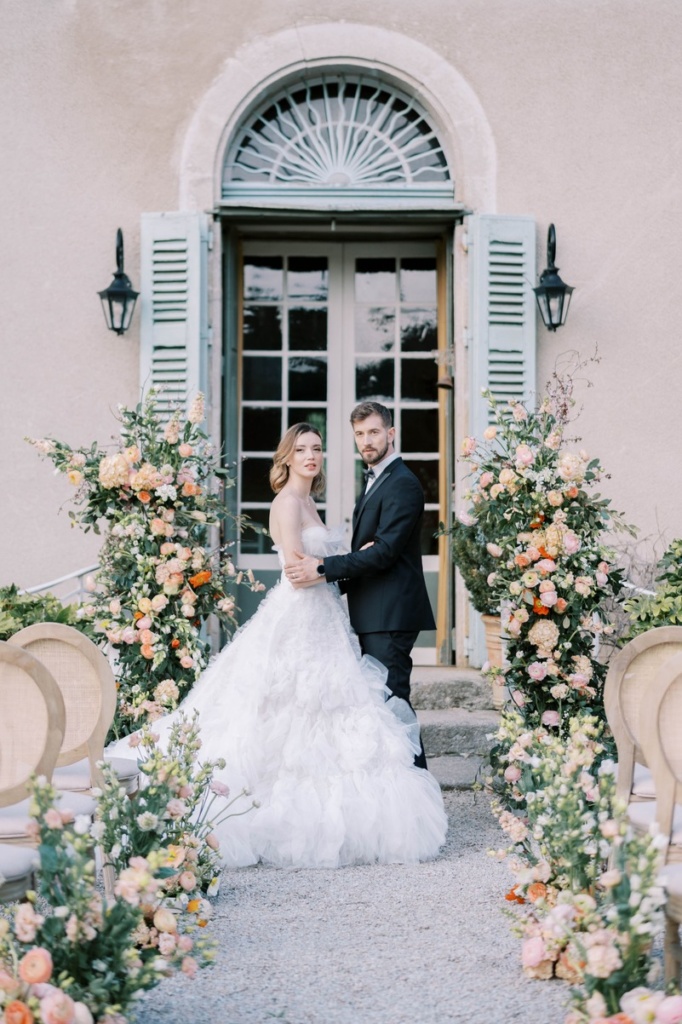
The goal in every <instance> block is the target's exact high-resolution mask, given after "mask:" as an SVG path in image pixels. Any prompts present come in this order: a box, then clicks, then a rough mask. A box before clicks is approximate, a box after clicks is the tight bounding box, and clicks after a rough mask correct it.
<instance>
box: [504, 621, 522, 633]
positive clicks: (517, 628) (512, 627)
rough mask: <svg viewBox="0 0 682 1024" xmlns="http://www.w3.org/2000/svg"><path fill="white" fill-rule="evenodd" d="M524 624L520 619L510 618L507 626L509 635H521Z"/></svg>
mask: <svg viewBox="0 0 682 1024" xmlns="http://www.w3.org/2000/svg"><path fill="white" fill-rule="evenodd" d="M522 625H523V623H521V622H519V620H518V619H510V620H509V622H508V623H507V625H506V626H505V630H506V632H507V633H508V634H509V636H519V635H520V633H521V626H522Z"/></svg>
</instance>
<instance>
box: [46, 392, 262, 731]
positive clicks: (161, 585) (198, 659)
mask: <svg viewBox="0 0 682 1024" xmlns="http://www.w3.org/2000/svg"><path fill="white" fill-rule="evenodd" d="M156 402H157V398H156V395H155V393H154V392H153V391H152V392H150V393H149V395H148V397H147V399H146V400H145V402H144V404H142V405H139V406H137V408H135V409H127V408H125V407H122V406H121V407H119V414H120V420H121V428H120V442H119V444H118V447H117V450H116V451H114V452H113V453H107V452H106V451H105V450H103V449H101V448H100V447H99V446H98V445H97V444H96V443H95V444H92V445H91V446H90V447H89V448H79V449H73V448H71V447H69V445H67V444H64V443H63V442H61V441H57V440H54V439H53V438H41V439H38V440H31V439H29V440H30V443H31V444H33V446H34V447H35V448H36V449H37V451H38V452H39V453H40V454H41V455H43V456H44V457H46V458H48V459H49V460H50V461H51V462H52V463H54V465H55V466H56V468H57V470H58V471H59V472H61V473H65V474H66V475H67V477H68V479H69V480H70V481H71V483H72V484H73V485H74V487H75V488H76V489H77V490H76V495H75V498H74V501H75V504H76V505H77V506H78V509H77V511H71V512H69V515H70V517H71V519H72V521H73V522H74V524H76V523H77V524H78V525H80V526H81V527H83V528H84V529H85V530H86V531H87V530H89V529H94V530H95V531H99V529H100V524H101V523H102V521H104V523H105V524H106V529H105V540H104V544H103V547H102V550H101V553H100V569H99V572H98V573H97V577H96V583H97V590H96V592H95V593H94V594H93V596H92V601H91V602H90V603H89V604H88V605H86V606H85V607H84V613H85V615H86V617H87V618H89V619H90V620H91V621H92V622H93V623H94V625H95V628H96V629H97V630H98V631H99V633H100V635H101V636H102V637H103V639H104V640H105V642H108V644H109V645H110V646H111V649H112V650H113V651H115V654H116V661H117V677H118V681H119V685H120V691H119V706H118V713H117V718H116V722H115V735H118V736H122V735H126V734H128V733H130V732H132V731H134V730H135V729H136V728H137V727H138V725H139V724H141V722H143V721H145V720H153V719H154V718H156V717H158V716H159V715H161V714H163V713H165V712H166V711H169V710H172V709H173V708H175V707H176V706H177V704H178V702H179V700H180V699H181V698H182V697H183V696H184V694H185V693H186V692H187V690H188V689H189V688H190V687H191V685H192V684H193V683H194V681H195V679H196V678H197V677H198V676H199V674H200V672H201V670H202V669H203V668H204V667H205V665H206V662H207V657H208V650H209V647H208V641H207V640H206V639H205V638H204V637H203V636H202V634H201V626H202V623H203V622H205V620H206V619H207V618H208V616H209V615H217V616H218V618H219V619H220V620H221V622H222V623H223V624H224V626H225V627H226V628H231V627H233V626H234V624H235V619H234V612H235V608H236V603H235V590H236V587H237V586H238V585H239V584H242V583H243V584H246V585H247V586H249V587H250V588H251V589H252V590H262V589H263V587H262V584H260V583H258V582H257V581H256V580H255V579H254V577H253V574H252V573H251V572H248V573H241V572H238V571H237V569H236V568H235V565H234V563H233V561H232V559H231V557H230V555H229V552H228V551H227V550H226V549H225V548H222V549H217V550H212V549H210V548H209V546H208V539H209V530H210V529H211V528H212V527H216V526H218V525H219V523H220V521H221V520H225V519H230V520H231V522H232V525H233V526H234V525H236V524H235V521H234V518H233V517H231V516H230V513H229V512H228V510H227V507H226V505H225V501H224V494H223V491H224V488H225V487H230V486H232V484H233V480H232V478H231V477H230V475H229V474H228V473H227V471H226V470H224V469H223V468H221V467H220V465H219V460H218V459H217V455H216V452H215V450H214V449H213V447H212V445H211V444H210V443H209V440H208V438H207V436H206V434H205V433H204V432H203V430H202V429H201V423H202V420H203V418H204V404H203V398H202V396H201V395H199V396H198V397H197V398H196V399H195V401H194V402H193V404H192V406H191V408H190V410H189V413H188V414H187V416H186V417H183V416H181V414H180V413H179V412H177V413H176V414H175V415H174V416H173V417H172V418H171V420H170V421H169V422H168V423H167V424H166V425H165V426H164V425H163V423H162V421H161V418H160V415H159V413H158V410H157V404H156Z"/></svg>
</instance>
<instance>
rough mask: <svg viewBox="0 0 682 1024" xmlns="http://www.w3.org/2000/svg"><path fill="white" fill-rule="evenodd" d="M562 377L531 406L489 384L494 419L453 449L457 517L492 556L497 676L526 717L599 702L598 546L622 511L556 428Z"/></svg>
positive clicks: (615, 595) (605, 571) (601, 584)
mask: <svg viewBox="0 0 682 1024" xmlns="http://www.w3.org/2000/svg"><path fill="white" fill-rule="evenodd" d="M572 388H573V383H572V380H571V378H570V377H558V376H557V377H556V378H555V379H554V382H553V385H552V387H551V388H550V394H549V396H548V397H546V398H545V399H544V400H543V402H542V403H541V405H540V408H539V409H538V411H537V412H529V411H528V410H527V409H526V408H525V407H524V406H523V405H522V404H521V403H520V402H510V403H509V404H508V406H505V407H500V406H499V405H497V404H496V402H495V400H494V399H493V396H492V395H491V394H490V393H487V397H488V401H489V402H490V408H491V417H492V420H493V422H492V423H491V425H490V426H489V427H488V428H487V429H486V430H485V432H484V436H483V439H482V440H481V441H478V440H477V439H476V438H473V437H467V438H465V440H464V443H463V449H462V454H463V457H464V458H466V459H467V460H468V461H469V463H470V464H471V470H472V474H473V478H472V483H471V486H470V488H469V490H468V492H467V493H466V495H465V497H466V499H467V500H468V502H469V507H468V508H467V509H465V510H462V511H461V512H460V513H459V519H460V521H461V522H463V523H464V524H465V525H467V526H471V527H475V528H476V530H477V534H478V535H480V537H481V538H482V539H484V540H485V541H486V548H487V552H488V555H489V556H490V557H491V558H492V559H493V561H494V563H495V567H494V569H493V571H492V572H490V573H489V575H488V577H487V584H488V586H489V588H490V591H491V594H492V595H493V598H494V602H493V603H497V604H498V605H499V606H500V607H501V608H502V609H503V626H504V630H505V633H506V636H507V660H508V667H506V668H505V672H504V674H505V679H506V683H507V686H508V687H509V689H510V691H511V692H512V697H513V700H514V702H515V703H516V704H517V705H518V706H520V707H524V709H525V711H524V713H525V716H526V718H527V719H528V721H529V722H531V721H532V722H533V723H536V724H538V723H540V722H541V721H543V722H544V723H545V724H549V725H556V724H558V722H559V720H560V719H561V718H562V717H563V715H565V714H574V713H576V712H577V711H578V710H580V709H581V708H586V707H588V708H589V707H597V708H599V707H600V705H601V702H600V691H601V686H602V683H603V679H604V675H605V671H606V669H605V666H604V664H602V662H601V661H600V660H599V659H597V658H595V657H594V648H595V638H596V637H601V636H603V635H608V634H610V633H611V632H612V627H611V626H610V625H609V624H608V623H605V622H604V621H603V619H602V609H603V606H604V603H605V602H606V601H607V600H609V599H610V600H612V601H618V600H620V593H621V587H622V572H621V571H620V570H619V569H617V568H616V566H615V564H614V563H615V555H614V553H613V552H612V551H611V550H610V549H609V548H608V547H607V546H606V545H605V531H606V530H609V529H610V530H613V529H615V528H623V524H622V520H621V517H620V515H619V514H618V513H616V512H614V511H612V510H611V509H610V503H609V500H608V499H607V498H604V497H602V496H601V495H600V494H598V493H595V492H594V486H595V484H596V483H597V482H598V481H599V479H600V477H601V475H602V473H603V470H602V468H601V465H600V463H599V460H598V459H596V458H594V459H593V458H590V457H589V455H588V454H587V452H586V451H584V450H583V449H580V450H578V451H575V450H574V449H573V447H572V446H571V445H569V444H568V443H567V441H566V439H565V433H566V428H567V425H568V422H569V418H570V413H571V409H572V406H573V400H572V397H571V393H572Z"/></svg>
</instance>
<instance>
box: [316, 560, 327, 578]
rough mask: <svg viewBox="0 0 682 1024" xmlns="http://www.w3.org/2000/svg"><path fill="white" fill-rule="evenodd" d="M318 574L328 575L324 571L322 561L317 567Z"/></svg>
mask: <svg viewBox="0 0 682 1024" xmlns="http://www.w3.org/2000/svg"><path fill="white" fill-rule="evenodd" d="M317 575H318V576H325V575H326V573H325V571H324V562H320V564H319V565H318V567H317Z"/></svg>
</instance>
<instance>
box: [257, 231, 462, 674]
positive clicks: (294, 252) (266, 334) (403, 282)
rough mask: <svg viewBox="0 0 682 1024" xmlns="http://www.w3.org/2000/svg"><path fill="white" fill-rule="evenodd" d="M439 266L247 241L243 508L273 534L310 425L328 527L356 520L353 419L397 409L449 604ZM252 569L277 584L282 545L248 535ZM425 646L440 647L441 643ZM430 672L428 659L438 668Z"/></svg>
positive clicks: (430, 256) (425, 537) (425, 249)
mask: <svg viewBox="0 0 682 1024" xmlns="http://www.w3.org/2000/svg"><path fill="white" fill-rule="evenodd" d="M437 286H438V281H437V264H436V250H435V243H433V242H421V241H419V242H416V241H415V242H409V241H405V242H398V241H391V242H381V243H359V242H358V243H355V242H353V243H326V242H322V243H320V244H317V243H313V242H285V241H281V242H271V241H267V242H266V241H256V240H253V241H245V242H244V243H243V261H242V287H241V315H240V334H241V344H240V360H239V372H240V409H239V448H240V451H239V454H240V463H239V479H238V506H239V511H240V513H241V514H243V515H245V516H248V517H249V519H250V520H251V521H252V522H253V523H255V524H257V525H259V526H261V527H263V528H266V529H267V524H268V508H269V505H270V502H271V500H272V494H271V492H270V488H269V484H268V472H269V468H270V465H271V458H272V452H273V451H274V449H275V447H276V445H277V443H278V441H279V438H280V437H281V435H282V433H283V432H284V431H285V430H286V429H287V427H289V426H291V425H292V424H294V423H298V422H302V421H306V422H308V423H311V424H313V425H314V426H315V427H317V428H318V429H319V430H320V431H321V433H322V436H323V439H324V445H325V452H326V467H325V468H326V474H327V488H326V493H325V495H324V498H323V500H322V501H321V502H319V507H320V514H321V516H322V518H323V519H324V520H325V521H326V522H327V523H329V524H330V525H334V524H336V523H346V524H347V526H348V540H349V541H350V520H351V514H352V509H353V505H354V504H355V499H356V495H357V493H358V490H359V487H360V481H361V470H362V463H361V460H360V457H359V455H358V454H357V451H356V450H355V445H354V443H353V437H352V431H351V426H350V422H349V414H350V412H351V410H352V409H353V407H354V406H355V405H356V404H357V403H358V402H361V401H365V400H375V401H379V402H381V403H383V404H384V405H386V406H388V408H389V409H391V411H392V413H393V418H394V424H395V427H396V448H397V450H398V451H399V452H400V453H401V454H402V457H403V459H404V461H405V462H406V464H407V465H408V466H409V467H410V469H412V471H413V472H414V473H416V475H417V476H418V478H419V480H420V481H421V484H422V486H423V488H424V493H425V498H426V511H425V516H424V528H423V533H422V552H423V558H424V569H425V573H426V578H427V585H428V586H429V591H430V594H431V598H432V603H433V605H434V611H435V610H436V609H435V606H436V594H437V572H438V558H437V542H436V539H435V536H434V535H435V532H436V529H437V526H438V518H439V504H438V502H439V459H440V457H441V454H442V453H441V452H440V451H439V423H438V406H439V402H438V392H437V388H436V381H437V376H438V368H437V363H436V359H435V355H436V350H437V349H438V309H437V294H438V287H437ZM239 562H240V565H242V566H243V567H251V568H253V570H254V572H255V573H256V574H257V575H258V576H259V577H260V578H261V579H263V580H264V581H265V582H268V577H269V576H270V572H271V571H273V572H277V571H278V562H277V558H276V556H275V555H273V554H272V551H271V541H270V538H269V537H268V536H267V535H266V534H264V533H255V532H252V531H246V532H244V533H243V534H242V535H241V538H240V557H239ZM421 643H422V644H423V645H425V646H426V647H429V648H430V647H433V646H434V643H435V640H434V637H433V636H432V635H431V634H422V640H421ZM427 660H428V659H427Z"/></svg>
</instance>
